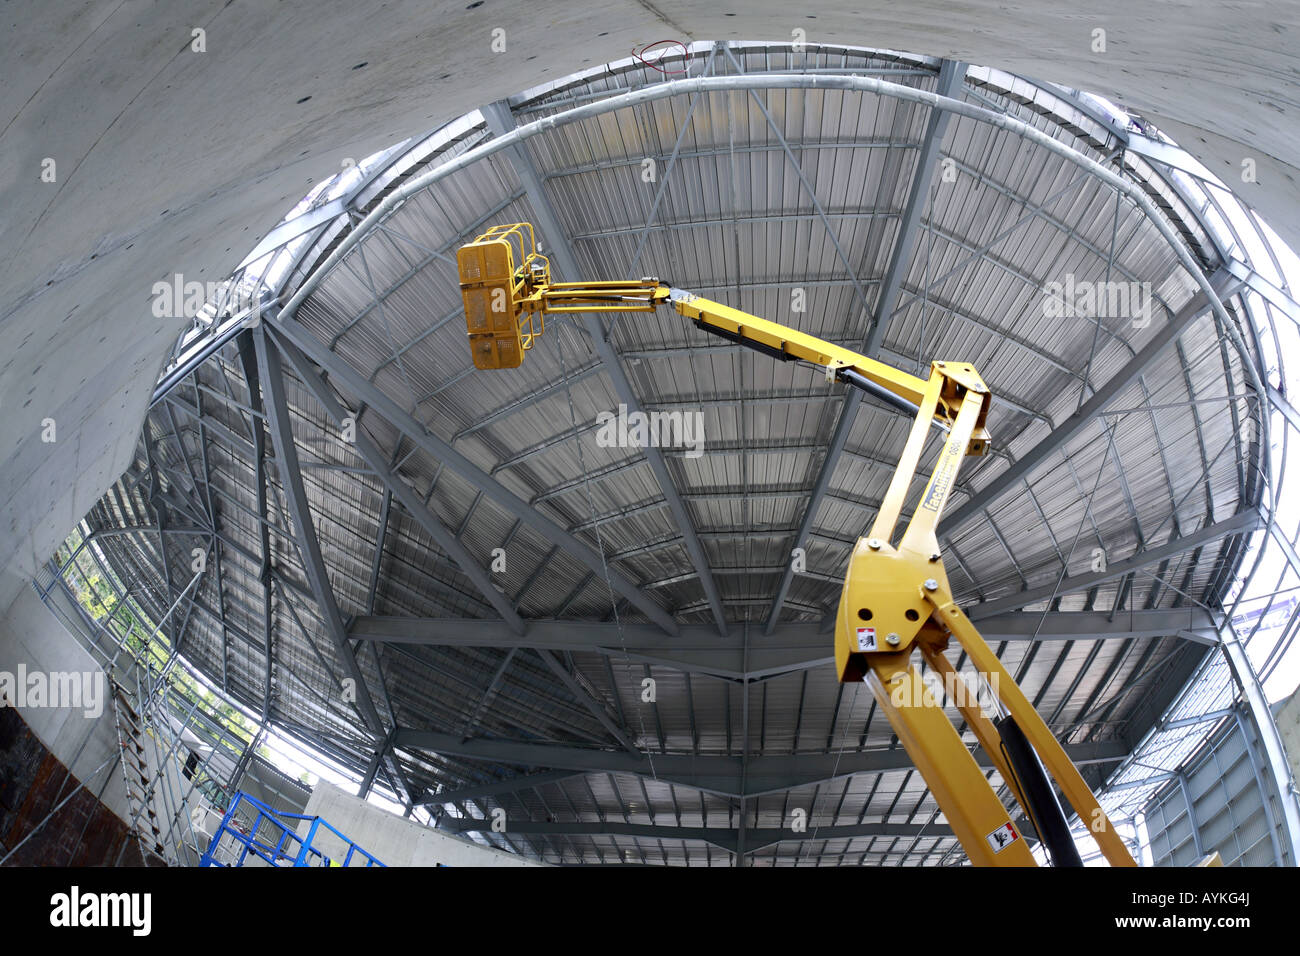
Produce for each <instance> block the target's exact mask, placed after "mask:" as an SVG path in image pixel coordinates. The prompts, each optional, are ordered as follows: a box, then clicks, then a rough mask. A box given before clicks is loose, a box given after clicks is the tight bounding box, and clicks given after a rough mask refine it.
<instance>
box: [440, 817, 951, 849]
mask: <svg viewBox="0 0 1300 956" xmlns="http://www.w3.org/2000/svg"><path fill="white" fill-rule="evenodd" d="M440 828H441V829H444V830H450V831H453V832H456V833H486V832H490V831H491V828H492V821H491V819H484V820H476V819H472V818H470V819H461V818H449V819H445V820H443V821H442V823H441V824H440ZM507 830H508V832H510V833H518V834H521V835H526V834H533V835H537V836H546V837H556V836H574V835H579V836H630V837H639V838H643V839H649V840H690V841H699V842H703V843H709V844H712V845H713V846H716V847H718V848H719V849H722V850H726V851H727V852H728V853H735V852H737V849H738V846H739V841H740V838H741V831H740V830H739V829H738V828H730V827H683V826H667V825H659V824H653V823H651V824H642V823H619V822H616V821H613V820H606V821H601V820H580V821H575V822H555V823H543V822H538V821H534V820H524V821H514V820H512V821H510V823H509V825H508V827H507ZM862 837H911V838H914V839H919V838H923V837H933V838H935V839H936V840H950V839H953V838H954V836H953V832H952V829H951V828H950V827H948V826H945V825H943V824H934V825H932V826H931V825H927V824H923V823H862V824H849V825H843V826H823V827H818V826H810V827H809V828H808V829H807V830H806V831H795V830H790V829H781V828H777V827H757V828H755V827H746V828H745V830H744V841H745V853H747V854H748V853H751V852H753V851H755V850H761V849H765V848H766V847H769V846H774V845H775V844H777V843H796V842H802V841H805V840H853V839H858V838H862Z"/></svg>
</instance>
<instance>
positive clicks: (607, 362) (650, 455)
mask: <svg viewBox="0 0 1300 956" xmlns="http://www.w3.org/2000/svg"><path fill="white" fill-rule="evenodd" d="M483 115H484V117H485V118H486V120H487V125H488V128H489V129H490V130H491V131H492V133H493V135H495V136H497V137H503V136H506V135H507V134H509V133H510V132H511V131H512V130H514V129H515V128H516V127H515V120H514V116H513V115H512V114H511V112H510V108H509V105H508V104H507V103H505V102H504V101H499V102H496V103H491V104H489V105H488V106H485V107H483ZM507 155H508V156H509V158H510V163H511V165H512V166H513V167H514V169H515V173H516V174H517V175H518V176H519V180H520V182H521V183H523V184H524V187H525V190H526V192H527V193H528V201H529V204H530V205H531V206H532V207H533V213H534V215H535V216H536V222H537V225H538V227H539V231H540V233H541V234H542V235H543V236H544V237H545V238H546V241H547V247H546V254H547V256H548V257H549V258H550V260H551V262H552V263H553V264H554V265H556V266H557V267H558V268H559V271H560V272H561V274H562V275H564V276H565V277H567V278H568V279H569V281H579V280H580V279H581V278H582V276H583V272H582V269H581V267H580V266H579V265H578V259H577V257H576V256H575V255H574V253H573V250H572V248H570V246H569V241H568V237H567V233H566V232H565V231H564V227H563V226H562V225H561V223H560V219H559V216H558V215H557V214H556V212H555V209H554V207H553V206H552V205H551V201H550V199H549V198H548V197H547V195H546V190H545V187H544V186H543V184H542V180H541V177H540V176H539V175H538V173H537V170H536V168H535V167H534V166H533V164H532V160H531V159H530V158H529V156H528V154H527V152H525V150H524V148H523V146H522V145H518V144H517V145H514V146H512V147H511V148H510V149H509V150H508V153H507ZM576 318H577V319H578V321H580V322H581V324H582V328H583V329H585V330H586V333H587V337H588V339H589V340H590V342H591V346H592V348H593V350H594V351H595V352H596V354H597V356H599V357H600V360H601V363H602V364H603V366H604V369H605V373H606V374H607V375H608V376H609V380H610V384H612V385H613V387H614V392H615V394H616V395H617V396H618V399H619V402H620V403H622V404H624V405H626V406H627V409H628V413H629V414H633V413H636V412H638V411H640V410H641V400H640V398H639V397H638V396H637V394H636V392H635V390H634V389H633V388H632V383H631V381H630V380H629V379H628V377H627V373H626V372H625V371H624V369H623V365H622V363H621V362H620V360H619V357H618V353H617V352H615V351H614V346H613V344H612V343H611V342H610V341H609V336H608V334H607V333H606V331H605V326H604V323H603V322H602V321H601V318H600V316H599V315H597V314H595V313H591V312H586V313H582V314H580V315H578V316H576ZM645 458H646V463H647V464H649V466H650V471H651V472H652V473H653V474H654V477H655V481H656V483H657V484H658V485H659V487H660V489H661V490H662V491H663V494H664V498H665V500H666V501H667V502H668V508H669V511H670V512H671V513H672V516H673V522H674V523H675V524H676V525H677V527H678V528H680V529H681V532H682V539H683V543H684V544H685V547H686V553H687V555H688V556H689V557H690V559H691V564H692V565H693V566H694V568H695V570H696V571H697V572H698V574H699V580H700V585H701V587H703V589H704V594H705V596H706V598H707V599H708V601H709V607H710V608H711V609H712V611H713V617H714V620H715V622H716V623H717V625H718V631H719V633H721V634H722V635H724V636H725V635H726V633H727V618H726V612H725V610H724V609H723V607H722V597H721V594H720V593H719V591H718V587H717V583H716V582H715V581H714V580H713V574H712V572H711V571H710V570H709V563H708V558H707V556H706V555H705V553H704V547H703V546H702V545H701V544H700V540H699V537H698V535H697V534H696V532H695V524H694V522H693V521H692V519H691V516H690V513H689V512H688V511H687V510H686V504H685V503H684V502H683V501H682V497H681V495H680V494H679V493H678V491H677V486H676V483H675V482H674V481H673V478H672V475H670V474H669V472H668V465H667V463H666V461H665V460H664V455H663V452H662V451H660V450H659V448H657V447H653V446H652V447H649V448H646V449H645Z"/></svg>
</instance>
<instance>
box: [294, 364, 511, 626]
mask: <svg viewBox="0 0 1300 956" xmlns="http://www.w3.org/2000/svg"><path fill="white" fill-rule="evenodd" d="M277 345H278V346H279V347H280V349H281V350H282V351H283V352H284V354H285V356H286V357H287V358H288V359H289V362H290V364H292V365H293V367H294V370H295V371H296V372H297V373H298V377H299V378H300V379H302V381H303V384H304V385H306V386H307V390H308V391H310V392H311V393H312V395H313V396H314V397H315V399H316V401H318V402H319V403H320V404H321V407H323V408H324V409H325V412H326V414H328V415H329V416H330V418H331V419H333V420H334V421H335V422H336V423H337V424H338V425H339V426H340V427H341V426H342V424H343V421H344V419H346V418H348V417H349V414H350V413H349V411H348V409H346V408H344V407H343V406H342V405H340V404H339V401H338V399H336V398H335V397H334V394H333V392H332V390H331V389H330V387H329V386H328V385H327V384H326V383H325V380H324V379H323V378H322V377H321V376H320V374H319V373H317V372H316V370H315V369H313V368H312V365H311V363H310V362H309V361H308V359H307V358H306V356H304V355H303V354H302V353H301V352H299V351H298V349H297V348H295V347H294V346H293V345H291V344H289V343H286V342H284V341H280V340H277ZM352 444H353V448H354V449H355V450H356V453H357V454H358V455H359V456H361V459H362V460H363V461H365V463H366V464H367V465H368V466H369V467H370V469H371V470H372V471H373V472H374V473H375V475H376V476H377V477H378V478H379V481H380V483H381V484H382V485H383V486H384V489H385V490H386V491H390V492H392V494H393V496H394V497H395V498H396V499H397V500H398V501H400V502H401V504H402V507H403V508H405V509H406V511H407V513H408V514H410V516H411V517H412V518H414V519H415V521H416V523H417V524H419V525H420V527H421V528H423V529H424V530H425V532H426V533H428V535H429V537H431V538H433V540H434V541H435V542H436V543H437V545H438V547H440V548H442V550H443V551H445V552H446V553H447V555H448V556H449V557H450V558H451V559H452V560H453V561H454V562H456V565H457V566H458V567H459V568H460V569H461V571H462V573H464V575H465V576H466V577H467V578H469V579H470V581H472V582H473V583H474V586H475V587H476V588H478V590H479V593H481V594H482V595H483V596H484V597H485V598H487V600H488V603H490V604H491V605H492V606H493V607H494V608H496V611H497V613H498V614H500V615H501V618H502V620H504V621H505V622H506V623H507V624H509V625H510V627H511V628H512V629H513V630H514V631H515V632H516V633H517V634H522V633H523V632H524V622H523V620H522V619H521V618H520V617H519V614H518V613H517V612H516V611H515V609H514V606H513V605H512V604H511V603H510V599H509V598H507V597H506V596H505V595H504V594H502V593H501V592H500V591H498V590H497V589H496V588H495V587H493V585H492V580H491V578H490V577H489V575H488V572H487V571H486V570H484V568H483V566H482V565H481V564H480V563H479V562H478V561H477V560H475V558H474V556H473V555H472V554H470V553H469V549H468V548H467V547H465V545H464V544H463V543H461V541H460V539H459V538H458V537H457V536H456V534H455V533H454V532H453V531H452V530H451V529H450V528H448V527H447V526H446V525H444V524H443V523H442V521H441V520H439V519H438V517H437V515H435V514H434V513H433V512H432V511H431V510H430V509H429V507H428V506H427V505H425V503H424V502H423V501H421V500H420V496H419V495H418V494H417V493H416V492H415V490H414V489H413V488H411V486H410V485H408V484H407V483H406V482H404V481H403V480H402V479H401V477H400V476H399V475H397V474H396V473H395V472H393V471H392V470H391V469H389V467H388V466H387V465H386V464H385V456H384V454H383V453H382V452H381V451H380V450H379V448H378V447H377V446H376V445H375V444H374V442H372V441H371V440H370V438H369V437H368V436H367V435H366V434H365V432H364V431H363V430H362V429H361V428H360V427H357V429H356V433H355V437H354V439H353V442H352Z"/></svg>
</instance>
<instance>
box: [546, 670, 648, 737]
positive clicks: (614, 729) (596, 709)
mask: <svg viewBox="0 0 1300 956" xmlns="http://www.w3.org/2000/svg"><path fill="white" fill-rule="evenodd" d="M534 650H535V651H536V653H537V656H538V657H540V658H541V659H542V660H543V661H545V663H546V666H547V667H549V668H550V669H551V670H552V671H554V672H555V676H556V677H558V678H559V679H560V683H562V684H563V685H564V686H565V687H566V688H568V690H569V693H571V694H572V695H573V696H574V697H576V698H577V699H578V701H579V703H581V704H582V706H584V707H586V708H587V710H589V711H590V712H591V713H592V715H593V716H594V717H595V718H596V719H597V720H598V721H600V725H601V726H602V727H604V728H605V729H606V730H607V731H608V732H609V734H610V736H611V737H613V738H614V739H615V740H617V741H618V742H619V743H620V744H622V745H623V749H624V750H626V751H627V752H628V753H632V754H636V755H637V756H638V757H640V756H641V752H640V751H639V750H638V749H637V746H636V743H635V742H634V741H633V740H632V738H631V737H630V736H628V733H629V732H628V731H627V730H626V729H625V728H623V727H620V726H619V725H618V722H617V721H615V720H614V718H612V717H610V715H609V714H608V713H607V712H606V710H605V708H604V706H603V705H602V704H601V703H600V701H598V700H596V699H595V698H594V697H592V696H591V694H589V693H588V692H587V691H586V690H585V689H584V688H583V687H582V685H581V684H579V683H578V681H577V680H576V679H575V678H574V676H573V675H572V674H570V673H569V672H568V670H566V669H565V667H564V665H563V664H561V663H560V662H559V661H558V660H557V659H556V657H555V655H554V654H552V653H551V652H550V651H548V650H545V649H542V648H535V649H534Z"/></svg>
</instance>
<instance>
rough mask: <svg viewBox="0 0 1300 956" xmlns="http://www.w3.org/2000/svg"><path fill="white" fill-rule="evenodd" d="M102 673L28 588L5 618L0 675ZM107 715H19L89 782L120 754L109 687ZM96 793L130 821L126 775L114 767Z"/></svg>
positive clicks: (53, 710)
mask: <svg viewBox="0 0 1300 956" xmlns="http://www.w3.org/2000/svg"><path fill="white" fill-rule="evenodd" d="M19 665H25V666H26V668H27V670H28V672H32V671H38V670H39V671H44V672H46V673H49V672H57V671H76V672H82V671H89V672H94V671H100V670H101V669H100V666H99V664H98V662H97V661H96V660H95V659H94V658H93V657H91V655H90V654H89V653H88V652H87V651H85V650H84V649H83V648H82V647H81V645H80V644H78V643H77V642H76V641H75V640H74V639H73V637H72V636H71V635H70V634H69V633H68V632H67V631H66V630H65V629H64V627H63V625H62V624H61V623H60V622H59V620H58V618H56V617H55V616H54V614H53V613H51V611H50V609H49V608H47V607H46V606H45V604H44V603H43V602H42V601H41V599H40V596H39V595H37V593H36V592H35V591H34V590H32V588H31V587H30V586H29V587H26V588H23V590H22V592H21V593H20V594H19V595H18V597H17V599H16V600H15V601H14V602H13V604H12V605H10V608H9V612H8V614H6V615H5V616H4V617H0V671H7V672H9V673H16V672H17V670H18V667H19ZM104 696H105V700H104V701H103V713H102V714H101V715H100V716H99V717H98V718H92V717H87V716H86V715H85V713H84V712H83V710H80V709H75V708H71V709H65V708H59V707H19V708H16V710H17V712H18V715H19V716H20V717H22V719H23V721H24V722H25V723H26V724H27V727H28V728H29V729H30V730H31V732H32V733H33V734H34V735H35V736H36V737H37V739H39V740H40V742H41V743H42V744H44V745H45V746H46V747H47V748H48V749H49V750H50V752H51V753H53V754H54V756H55V757H56V758H57V759H58V760H59V761H60V762H61V763H63V765H64V766H66V767H67V768H68V769H69V770H70V771H71V772H72V775H73V776H74V777H76V778H77V780H79V781H85V780H87V779H88V778H90V777H91V775H92V774H94V773H95V771H96V769H97V768H99V767H100V766H101V765H102V764H103V763H104V761H105V760H106V759H108V758H110V757H113V756H114V755H116V754H117V751H118V743H117V728H116V725H115V724H114V721H113V707H112V701H111V700H110V699H108V685H107V681H105V682H104ZM89 789H90V791H91V792H92V793H94V794H95V795H96V796H98V797H99V799H100V800H101V801H102V802H103V803H104V804H105V805H106V806H107V807H108V809H109V810H111V811H112V812H113V813H114V814H116V815H117V816H119V817H122V818H124V819H125V818H126V816H127V806H126V792H125V789H124V784H123V781H122V771H121V769H120V768H118V767H108V768H105V769H103V770H100V771H99V774H98V776H95V777H94V778H93V779H92V780H90V784H89Z"/></svg>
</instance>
